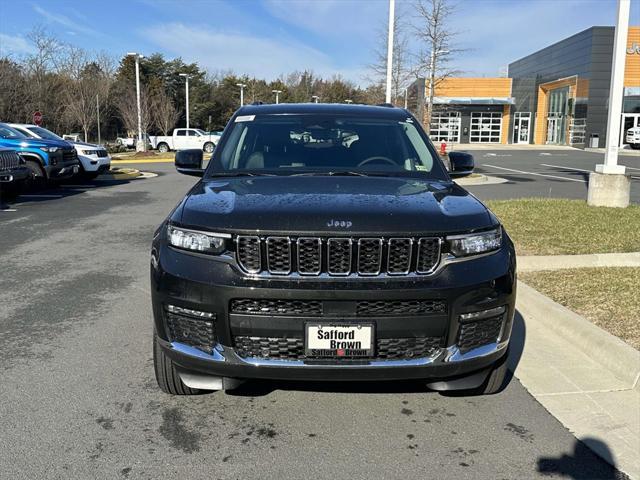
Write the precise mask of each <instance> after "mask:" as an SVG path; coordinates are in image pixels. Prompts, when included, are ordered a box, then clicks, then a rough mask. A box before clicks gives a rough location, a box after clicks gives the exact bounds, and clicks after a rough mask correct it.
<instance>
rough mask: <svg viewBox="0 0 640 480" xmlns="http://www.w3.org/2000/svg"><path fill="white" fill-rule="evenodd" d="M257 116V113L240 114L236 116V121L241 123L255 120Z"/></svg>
mask: <svg viewBox="0 0 640 480" xmlns="http://www.w3.org/2000/svg"><path fill="white" fill-rule="evenodd" d="M255 118H256V116H255V115H240V116H238V117H236V123H240V122H253V120H254V119H255Z"/></svg>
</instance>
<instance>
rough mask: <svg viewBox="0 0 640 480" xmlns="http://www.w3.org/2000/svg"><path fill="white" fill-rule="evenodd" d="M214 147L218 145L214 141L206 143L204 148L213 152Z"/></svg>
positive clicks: (208, 151)
mask: <svg viewBox="0 0 640 480" xmlns="http://www.w3.org/2000/svg"><path fill="white" fill-rule="evenodd" d="M214 148H216V146H215V145H214V144H213V143H212V142H207V143H205V144H204V148H203V150H204V151H205V152H206V153H212V152H213V149H214Z"/></svg>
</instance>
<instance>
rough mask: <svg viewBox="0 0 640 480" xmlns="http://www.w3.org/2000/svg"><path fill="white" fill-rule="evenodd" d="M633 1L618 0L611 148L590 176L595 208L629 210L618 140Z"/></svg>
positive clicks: (611, 90)
mask: <svg viewBox="0 0 640 480" xmlns="http://www.w3.org/2000/svg"><path fill="white" fill-rule="evenodd" d="M630 9H631V0H618V18H617V21H616V28H615V39H614V44H613V62H612V65H611V84H610V86H609V112H608V116H607V145H606V150H605V153H604V163H603V164H599V165H596V171H595V172H592V173H591V174H589V190H588V194H587V203H588V204H589V205H592V206H604V207H627V206H628V205H629V195H630V189H631V180H630V179H629V177H627V176H625V174H624V173H625V166H624V165H618V141H619V138H620V117H621V115H622V100H623V90H624V66H625V56H626V49H627V35H628V32H629V11H630Z"/></svg>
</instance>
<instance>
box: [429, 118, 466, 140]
mask: <svg viewBox="0 0 640 480" xmlns="http://www.w3.org/2000/svg"><path fill="white" fill-rule="evenodd" d="M460 124H461V119H460V112H434V113H433V116H432V119H431V130H430V132H429V136H430V137H431V141H433V142H434V143H436V142H447V143H459V142H460Z"/></svg>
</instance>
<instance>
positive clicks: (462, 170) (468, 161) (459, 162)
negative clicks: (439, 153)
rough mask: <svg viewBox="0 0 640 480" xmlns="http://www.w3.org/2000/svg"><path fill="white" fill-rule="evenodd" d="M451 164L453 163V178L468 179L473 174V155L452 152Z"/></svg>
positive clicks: (450, 155)
mask: <svg viewBox="0 0 640 480" xmlns="http://www.w3.org/2000/svg"><path fill="white" fill-rule="evenodd" d="M449 162H451V171H450V172H449V175H450V176H451V177H466V176H467V175H471V174H472V173H473V167H474V162H473V155H471V154H469V153H463V152H450V153H449Z"/></svg>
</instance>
